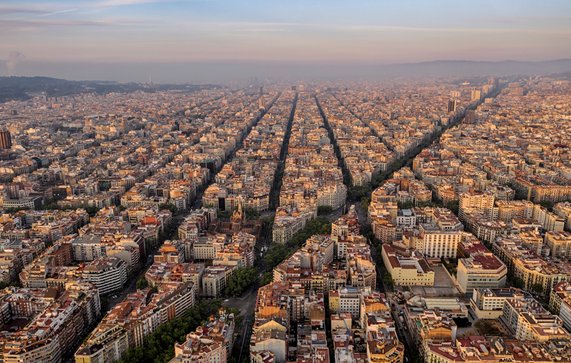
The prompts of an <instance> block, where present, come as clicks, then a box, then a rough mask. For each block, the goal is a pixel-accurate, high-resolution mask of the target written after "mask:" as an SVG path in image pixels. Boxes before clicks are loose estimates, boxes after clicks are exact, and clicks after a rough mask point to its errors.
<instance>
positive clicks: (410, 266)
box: [381, 244, 434, 286]
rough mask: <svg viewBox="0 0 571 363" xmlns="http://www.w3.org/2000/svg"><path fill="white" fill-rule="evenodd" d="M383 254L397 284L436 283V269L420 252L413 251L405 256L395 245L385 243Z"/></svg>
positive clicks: (420, 284)
mask: <svg viewBox="0 0 571 363" xmlns="http://www.w3.org/2000/svg"><path fill="white" fill-rule="evenodd" d="M381 254H382V257H383V263H384V264H385V268H386V269H387V271H388V273H389V274H390V275H391V278H392V279H393V282H394V283H395V284H396V285H401V286H433V285H434V271H433V270H432V268H430V266H429V265H428V263H427V262H426V259H425V258H424V257H423V256H422V255H421V254H420V253H418V252H413V253H412V254H411V255H410V256H405V255H403V254H401V253H399V252H398V251H397V250H396V249H395V248H394V247H392V246H390V245H387V244H383V246H382V252H381Z"/></svg>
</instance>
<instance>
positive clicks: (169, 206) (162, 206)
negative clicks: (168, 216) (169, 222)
mask: <svg viewBox="0 0 571 363" xmlns="http://www.w3.org/2000/svg"><path fill="white" fill-rule="evenodd" d="M159 209H160V210H163V209H166V210H168V211H170V212H171V213H172V214H173V215H175V214H177V213H178V208H177V207H176V206H175V205H173V204H170V203H163V204H159Z"/></svg>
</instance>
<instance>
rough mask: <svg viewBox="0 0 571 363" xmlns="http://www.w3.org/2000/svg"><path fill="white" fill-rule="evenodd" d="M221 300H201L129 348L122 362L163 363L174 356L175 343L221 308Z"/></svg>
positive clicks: (182, 339) (181, 340) (183, 338)
mask: <svg viewBox="0 0 571 363" xmlns="http://www.w3.org/2000/svg"><path fill="white" fill-rule="evenodd" d="M220 305H221V304H220V301H219V300H213V301H212V300H211V301H201V302H199V303H197V304H196V305H195V306H193V307H192V308H191V309H190V310H189V311H188V312H187V313H186V314H184V315H183V316H180V317H178V318H174V319H173V320H171V321H169V322H168V323H166V324H163V325H161V326H160V327H159V328H158V329H157V330H155V332H153V333H152V334H150V335H148V336H147V337H146V338H145V340H144V341H143V346H142V347H138V348H132V349H129V350H128V351H127V352H126V353H125V355H124V356H123V358H122V359H121V361H120V362H122V363H162V362H168V361H170V360H171V359H172V358H173V357H174V343H175V342H178V343H182V342H183V341H184V340H185V338H186V335H187V334H188V333H189V332H191V331H193V330H195V329H196V328H197V327H198V326H199V325H201V324H203V323H204V322H205V321H206V320H207V319H208V318H209V317H210V316H211V315H213V314H215V313H216V312H217V311H218V309H219V308H220Z"/></svg>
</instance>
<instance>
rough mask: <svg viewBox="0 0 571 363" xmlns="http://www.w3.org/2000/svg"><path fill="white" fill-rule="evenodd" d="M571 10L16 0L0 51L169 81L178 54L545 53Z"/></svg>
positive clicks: (248, 64)
mask: <svg viewBox="0 0 571 363" xmlns="http://www.w3.org/2000/svg"><path fill="white" fill-rule="evenodd" d="M570 10H571V4H570V3H568V2H565V1H549V2H546V3H542V4H539V3H537V2H531V1H525V2H514V1H499V2H498V1H486V2H480V3H478V4H477V5H466V4H462V3H458V2H452V1H437V2H421V1H405V2H387V1H381V2H372V1H356V2H352V3H351V6H350V7H348V6H347V4H346V3H345V2H341V1H327V2H325V1H310V2H307V1H306V2H302V1H290V2H287V3H286V2H274V3H267V2H261V1H245V2H232V1H214V0H192V1H176V0H97V1H62V0H56V1H50V2H43V1H25V2H17V1H12V0H9V1H6V2H4V4H2V5H0V29H2V32H3V33H4V34H5V35H6V37H5V39H4V40H3V42H2V44H1V45H0V60H3V62H2V63H4V64H3V67H2V73H3V74H4V75H36V74H39V75H54V76H61V77H66V76H67V78H73V79H93V78H92V77H93V72H94V70H95V72H96V73H97V72H99V73H101V74H102V75H105V74H108V77H107V78H105V79H109V80H119V81H131V80H135V79H137V80H139V81H142V80H144V79H146V78H147V77H148V74H149V73H151V74H157V77H153V78H156V79H157V81H167V82H171V81H172V79H173V78H174V77H172V75H171V74H169V72H165V71H164V70H163V69H161V67H165V66H168V65H191V66H196V67H199V66H200V65H201V64H209V65H212V64H214V65H218V68H216V67H214V68H213V67H210V68H209V67H202V68H200V67H199V68H198V69H199V70H200V71H199V72H198V73H200V74H201V75H202V76H205V75H206V76H205V77H204V78H205V79H207V78H208V76H215V75H216V74H217V73H218V72H220V69H226V68H228V67H230V68H231V67H235V68H240V67H241V68H240V69H241V70H242V72H243V73H247V74H248V75H249V76H262V77H263V76H265V74H264V73H263V72H261V71H260V70H259V68H264V67H274V68H281V69H285V70H287V71H284V72H286V73H288V72H289V73H294V74H295V72H294V71H292V69H294V70H295V69H296V68H304V69H305V68H307V69H309V68H311V67H319V66H321V65H327V66H329V67H341V66H359V67H371V66H376V65H387V64H399V63H414V62H426V61H433V60H442V59H451V60H474V61H502V60H507V59H513V60H520V61H541V60H551V59H562V58H570V57H571V49H570V47H569V46H568V39H569V38H570V36H571V26H570V25H569V24H571V21H570V20H571V18H570V16H569V15H568V14H570V13H571V11H570ZM125 65H133V66H134V67H135V69H137V74H131V73H134V72H131V73H130V72H129V71H128V68H127V67H125ZM244 70H245V71H244ZM179 73H180V72H179ZM289 73H288V74H289ZM183 78H184V76H183ZM187 78H189V79H183V80H182V81H192V80H193V78H196V77H195V76H191V75H189V76H187ZM210 78H213V79H214V78H215V77H210Z"/></svg>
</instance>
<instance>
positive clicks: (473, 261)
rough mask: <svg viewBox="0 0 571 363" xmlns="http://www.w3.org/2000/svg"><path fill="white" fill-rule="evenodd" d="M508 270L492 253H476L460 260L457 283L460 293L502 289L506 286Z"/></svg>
mask: <svg viewBox="0 0 571 363" xmlns="http://www.w3.org/2000/svg"><path fill="white" fill-rule="evenodd" d="M507 275H508V269H507V267H506V265H504V263H503V262H502V261H501V260H500V259H498V258H497V257H496V256H494V255H493V254H492V253H475V254H472V255H470V257H468V258H461V259H459V260H458V270H457V275H456V281H457V282H458V286H459V287H460V291H461V292H462V293H464V294H468V293H471V292H472V290H474V289H478V288H494V289H495V288H500V287H504V286H505V284H506V279H507Z"/></svg>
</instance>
